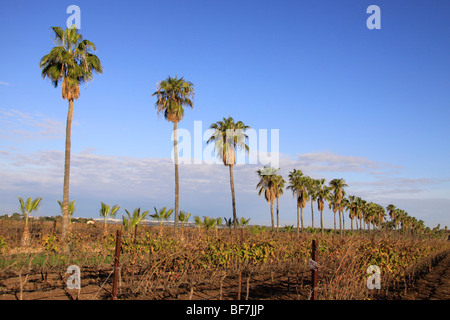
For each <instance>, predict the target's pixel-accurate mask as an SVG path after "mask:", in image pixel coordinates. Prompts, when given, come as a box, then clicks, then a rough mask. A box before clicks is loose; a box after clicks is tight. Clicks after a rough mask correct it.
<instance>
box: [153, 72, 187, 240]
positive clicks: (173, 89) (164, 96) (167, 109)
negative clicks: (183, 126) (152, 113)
mask: <svg viewBox="0 0 450 320" xmlns="http://www.w3.org/2000/svg"><path fill="white" fill-rule="evenodd" d="M194 95H195V91H194V85H193V84H192V83H191V82H189V81H186V80H184V78H183V77H181V78H179V79H178V78H177V77H173V78H172V77H170V76H169V77H168V78H167V79H166V80H163V81H160V82H158V83H157V85H156V92H155V93H153V96H156V97H157V100H156V103H155V107H156V109H157V110H158V114H161V113H163V114H164V118H165V119H166V120H167V121H170V122H173V134H174V140H173V147H174V162H175V221H174V233H175V238H176V237H177V228H178V213H179V197H180V194H179V193H180V192H179V190H180V185H179V177H178V138H177V125H178V122H180V121H181V119H183V117H184V108H183V107H190V108H193V107H194V102H193V100H194Z"/></svg>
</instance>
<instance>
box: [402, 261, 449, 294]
mask: <svg viewBox="0 0 450 320" xmlns="http://www.w3.org/2000/svg"><path fill="white" fill-rule="evenodd" d="M400 298H401V299H402V300H450V252H448V253H447V254H446V256H445V257H444V258H443V259H442V260H440V261H439V262H438V263H437V264H436V265H435V266H434V267H433V268H432V270H431V271H430V272H429V273H427V274H425V275H424V276H422V277H420V278H419V279H417V281H416V282H415V284H414V286H413V288H412V289H409V290H407V292H406V294H402V295H401V296H400Z"/></svg>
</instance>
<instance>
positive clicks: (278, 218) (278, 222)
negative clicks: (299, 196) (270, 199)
mask: <svg viewBox="0 0 450 320" xmlns="http://www.w3.org/2000/svg"><path fill="white" fill-rule="evenodd" d="M279 211H280V210H279V207H278V197H277V232H278V228H279V224H280V216H279Z"/></svg>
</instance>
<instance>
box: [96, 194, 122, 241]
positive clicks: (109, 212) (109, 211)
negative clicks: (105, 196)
mask: <svg viewBox="0 0 450 320" xmlns="http://www.w3.org/2000/svg"><path fill="white" fill-rule="evenodd" d="M119 209H120V206H119V205H117V204H116V205H114V206H113V207H112V208H111V206H110V205H109V204H105V203H103V202H101V208H100V211H99V213H100V216H101V217H103V218H104V220H105V226H104V228H103V235H104V236H106V235H107V234H108V225H107V223H108V222H107V221H108V217H113V218H115V217H116V214H117V211H119Z"/></svg>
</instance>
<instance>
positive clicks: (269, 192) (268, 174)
mask: <svg viewBox="0 0 450 320" xmlns="http://www.w3.org/2000/svg"><path fill="white" fill-rule="evenodd" d="M278 170H280V169H275V168H272V167H264V169H262V170H261V169H260V170H257V171H256V173H257V174H258V177H259V182H258V184H257V185H256V189H259V190H258V196H260V195H261V194H262V193H263V192H264V197H265V199H266V201H267V203H270V217H271V221H272V230H273V229H274V222H273V202H274V201H275V194H276V191H275V189H276V184H275V179H276V175H277V174H278Z"/></svg>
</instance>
